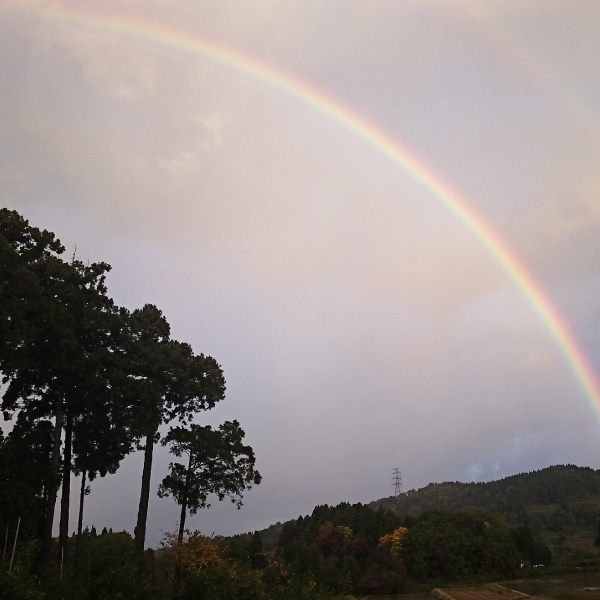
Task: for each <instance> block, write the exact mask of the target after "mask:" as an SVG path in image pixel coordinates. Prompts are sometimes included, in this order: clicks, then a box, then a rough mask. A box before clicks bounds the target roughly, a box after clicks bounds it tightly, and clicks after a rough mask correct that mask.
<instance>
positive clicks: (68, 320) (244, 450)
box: [0, 209, 600, 600]
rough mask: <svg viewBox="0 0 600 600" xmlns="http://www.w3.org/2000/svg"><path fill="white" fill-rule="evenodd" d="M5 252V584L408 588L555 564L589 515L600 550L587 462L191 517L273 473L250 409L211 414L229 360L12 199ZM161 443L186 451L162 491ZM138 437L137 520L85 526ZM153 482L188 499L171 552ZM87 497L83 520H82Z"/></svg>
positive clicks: (23, 591) (283, 591) (2, 235)
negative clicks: (177, 334) (271, 514)
mask: <svg viewBox="0 0 600 600" xmlns="http://www.w3.org/2000/svg"><path fill="white" fill-rule="evenodd" d="M0 261H1V263H0V273H1V280H0V313H1V318H0V328H1V330H0V371H1V373H2V403H1V408H2V412H3V416H4V419H5V422H6V423H7V424H8V425H6V426H5V427H4V428H3V431H0V482H1V485H0V528H1V529H0V533H1V534H2V537H3V540H4V544H3V547H4V550H3V558H2V567H1V568H0V598H7V599H15V600H19V599H25V598H30V599H46V598H47V599H54V598H56V599H58V598H62V599H75V598H89V599H94V600H96V599H97V600H101V599H108V598H130V599H131V598H148V599H156V600H159V599H162V598H179V599H182V600H185V599H191V598H206V599H209V600H219V599H238V598H239V599H241V600H244V599H246V598H247V599H251V598H252V599H264V600H279V599H282V600H283V599H284V598H285V599H287V600H294V599H299V600H300V599H305V600H311V599H314V600H317V599H325V598H335V597H342V596H344V595H349V594H352V595H355V596H366V595H369V596H372V595H378V594H401V593H403V592H407V591H410V590H411V589H414V588H415V586H417V587H418V586H421V585H424V586H427V585H429V584H430V583H431V582H438V581H458V582H464V581H488V580H497V579H500V578H508V577H513V576H515V575H516V574H518V573H519V572H521V571H522V569H523V568H530V567H533V565H544V566H545V567H547V566H549V565H550V564H551V563H552V561H553V556H552V550H560V551H561V552H562V551H563V550H564V542H565V540H566V539H567V537H568V535H569V533H572V532H573V531H574V528H576V527H577V526H581V527H583V528H584V530H585V531H584V533H583V537H584V538H585V536H586V535H587V536H588V537H587V538H585V544H587V546H586V547H587V550H586V552H587V554H585V553H584V554H585V557H588V558H589V557H590V554H589V552H590V549H591V550H593V551H594V552H595V550H594V549H593V545H592V541H591V539H590V536H593V535H594V534H595V528H596V526H597V523H598V517H599V511H598V507H599V498H600V476H599V475H598V473H597V472H596V471H593V470H592V469H581V468H579V467H572V466H567V467H552V468H550V469H548V470H544V471H540V472H537V473H532V474H523V475H519V476H515V477H514V478H507V479H504V480H501V481H499V482H490V483H488V484H461V483H446V484H431V485H430V486H428V487H427V488H424V489H423V490H419V491H411V492H407V493H404V494H400V495H399V496H396V497H393V498H389V499H382V500H380V501H378V502H377V503H374V504H373V505H368V506H367V505H363V504H349V503H342V504H339V505H338V506H334V507H330V506H327V505H322V506H317V507H315V509H314V510H313V512H312V514H310V515H306V516H300V517H298V518H297V519H295V520H291V521H288V522H286V523H283V524H281V523H278V524H276V525H273V526H272V527H271V528H269V529H268V530H265V531H262V532H258V531H255V532H249V533H246V534H243V535H237V536H233V537H228V538H224V537H219V536H217V537H213V536H211V537H208V536H206V535H203V534H202V533H201V532H198V531H190V530H188V529H187V528H186V527H185V523H186V516H187V515H188V514H194V513H196V512H197V511H198V510H202V509H204V508H206V507H208V506H209V505H210V503H211V502H214V501H215V500H230V501H232V502H233V503H234V504H236V505H237V506H238V507H240V506H241V505H242V501H243V497H244V493H245V492H246V491H247V490H249V489H251V488H252V487H253V486H255V485H258V484H260V481H261V474H260V472H259V471H258V469H257V465H256V461H255V456H254V452H253V450H252V448H251V447H250V446H249V445H247V444H246V443H245V434H244V431H243V429H242V428H241V426H240V424H239V423H238V422H237V421H235V420H234V421H226V422H224V423H222V424H221V425H220V426H218V427H211V426H202V425H199V424H198V423H197V420H198V417H199V416H200V415H201V414H202V413H203V412H204V411H207V410H210V409H211V408H213V407H214V406H215V405H216V403H218V402H221V401H222V400H223V399H224V398H225V387H226V386H225V377H224V374H223V371H222V369H221V367H220V365H219V364H218V362H217V361H216V360H215V359H214V358H212V357H211V356H208V355H204V354H201V353H200V354H198V353H196V352H195V351H194V350H193V349H192V348H191V346H190V345H189V344H187V343H185V342H181V341H178V340H175V339H172V338H171V335H170V327H169V324H168V322H167V319H166V317H165V316H164V315H163V314H162V312H161V311H160V309H158V308H157V307H156V306H153V305H151V304H146V305H145V306H143V307H142V308H139V309H135V310H129V309H127V308H123V307H119V306H117V305H116V304H115V303H114V301H113V300H112V299H111V298H110V296H109V295H108V289H107V286H106V275H107V273H108V272H109V271H110V266H109V265H108V264H106V263H102V262H100V263H86V262H83V261H82V260H80V259H79V258H77V256H75V255H74V256H72V257H65V249H64V247H63V246H62V245H61V243H60V241H59V240H58V239H57V237H56V236H55V235H54V234H53V233H51V232H49V231H46V230H43V229H38V228H36V227H34V226H31V225H30V224H29V222H28V221H27V220H26V219H25V218H24V217H23V216H21V215H20V214H18V213H16V212H14V211H9V210H7V209H1V210H0ZM167 428H168V429H167ZM165 432H166V433H165ZM159 443H160V444H162V445H163V446H166V447H168V448H169V451H170V453H171V454H172V457H173V461H172V463H171V464H170V468H169V472H168V473H167V474H166V475H165V477H164V478H163V479H162V481H161V482H160V484H159V486H158V489H156V490H152V489H151V486H150V481H151V479H150V478H151V474H152V459H153V451H154V448H155V447H156V445H157V444H159ZM136 451H139V452H143V456H144V461H143V470H142V473H140V480H141V485H140V492H139V500H138V513H137V521H136V522H135V523H132V525H131V532H128V531H121V532H115V531H112V530H107V529H106V528H105V527H102V524H97V525H96V526H94V527H85V528H84V527H83V515H84V510H85V500H86V497H87V496H88V494H89V492H90V489H89V482H90V481H92V480H94V479H95V478H97V477H104V476H108V475H110V474H114V473H115V472H116V471H117V470H118V469H119V466H120V464H121V462H122V461H123V459H124V458H125V457H126V456H127V455H129V454H130V453H132V452H136ZM72 475H76V476H78V477H79V481H80V486H79V502H78V506H77V507H71V506H70V503H71V496H72V494H71V479H72ZM151 493H157V494H158V495H160V496H162V497H166V496H168V497H172V498H173V500H174V501H175V502H176V504H177V505H178V506H179V507H180V520H179V528H178V530H177V531H175V532H172V533H167V534H165V536H164V539H163V541H162V542H161V544H160V546H159V547H158V548H154V549H152V548H147V547H146V541H145V538H146V524H147V519H148V502H149V498H150V494H151ZM548 507H550V508H548ZM74 510H76V511H77V514H78V527H77V531H76V532H74V533H71V534H69V529H68V523H69V514H70V513H71V512H72V511H74ZM536 511H537V512H536ZM55 514H57V515H58V528H56V524H55V522H54V521H55ZM569 528H570V529H569ZM56 530H58V535H57V536H55V535H54V533H55V532H56ZM590 531H592V534H590ZM553 536H554V537H553ZM561 536H562V538H561ZM561 539H562V546H561V544H560V543H559V542H560V540H561ZM597 541H598V540H597ZM551 549H552V550H551ZM596 554H597V552H596ZM566 556H567V555H566V554H565V553H564V552H563V553H562V554H561V558H565V557H566ZM582 556H583V555H582ZM575 558H577V557H575ZM579 558H581V556H580V557H579Z"/></svg>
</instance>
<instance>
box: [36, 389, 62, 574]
mask: <svg viewBox="0 0 600 600" xmlns="http://www.w3.org/2000/svg"><path fill="white" fill-rule="evenodd" d="M62 423H63V411H62V400H61V399H60V398H58V399H57V401H56V414H55V420H54V432H53V444H52V461H51V474H50V477H49V486H48V502H47V503H46V514H45V516H44V528H43V531H42V549H41V554H40V567H41V569H42V570H43V569H45V568H46V567H47V566H48V563H49V562H50V546H51V544H52V526H53V525H54V507H55V506H56V497H57V495H58V482H59V480H60V479H59V471H60V442H61V434H62Z"/></svg>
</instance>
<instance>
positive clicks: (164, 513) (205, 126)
mask: <svg viewBox="0 0 600 600" xmlns="http://www.w3.org/2000/svg"><path fill="white" fill-rule="evenodd" d="M97 5H98V3H97V2H94V1H84V0H77V1H75V0H73V1H71V2H62V1H55V2H33V1H31V2H30V1H21V0H0V75H1V81H2V85H0V194H1V200H2V205H4V206H6V207H8V208H11V209H15V210H17V211H19V212H20V213H21V214H23V215H24V216H25V217H26V218H27V219H29V221H30V223H31V224H33V225H35V226H38V227H41V228H45V229H49V230H51V231H53V232H55V233H56V234H57V236H58V237H59V238H60V239H61V241H62V242H63V243H64V244H65V246H66V247H67V253H68V254H72V253H73V252H74V251H75V248H76V253H77V255H78V257H80V258H81V259H84V260H90V261H106V262H108V263H110V264H111V265H112V267H113V270H112V272H111V273H110V275H109V278H108V286H109V293H110V295H111V296H112V297H113V298H114V299H115V301H116V302H117V303H118V304H119V305H122V306H125V307H127V308H129V309H135V308H139V307H141V306H143V305H144V304H145V303H153V304H156V305H157V306H158V307H159V308H160V309H161V310H162V311H163V312H164V314H165V316H166V317H167V319H168V321H169V322H170V324H171V326H172V335H173V337H174V338H175V339H178V340H181V341H185V342H189V343H190V344H191V345H192V347H193V348H194V350H195V351H196V352H198V353H200V352H203V353H205V354H209V355H211V356H214V357H215V358H216V359H217V360H218V361H219V363H220V364H221V365H222V367H223V370H224V373H225V377H226V379H227V388H228V392H227V398H226V400H225V401H223V402H222V404H221V405H220V406H218V407H217V408H215V409H214V410H213V411H211V412H210V413H205V414H202V415H199V416H198V419H197V422H198V423H210V424H212V425H216V424H218V423H220V422H222V421H224V420H227V419H238V420H239V421H240V423H241V425H242V427H243V429H244V430H245V431H246V440H247V442H248V443H249V444H250V445H251V446H252V447H253V448H254V449H255V452H256V456H257V466H258V468H259V470H260V472H261V473H262V475H263V483H262V484H261V485H260V486H258V487H257V488H255V489H253V490H252V491H250V492H249V493H247V494H246V498H245V505H244V507H243V508H242V509H241V510H240V511H236V510H235V509H234V508H233V507H232V505H231V504H229V503H228V504H225V503H223V504H221V505H219V503H218V502H217V503H216V504H215V506H213V507H212V508H210V509H208V510H204V511H201V512H200V513H199V514H198V515H196V516H195V517H192V518H190V519H189V521H188V525H189V527H190V528H192V529H200V530H201V531H203V532H204V533H207V534H210V533H212V532H213V531H215V532H216V533H217V534H233V533H240V532H244V531H253V530H254V529H260V528H263V527H266V526H268V525H270V524H272V523H275V522H277V521H283V520H287V519H290V518H296V517H297V516H298V515H301V514H307V513H310V512H311V511H312V509H313V507H314V506H315V505H317V504H324V503H328V504H336V503H338V502H341V501H350V502H369V501H371V500H374V499H377V498H381V497H384V496H389V495H391V494H392V492H393V488H392V470H393V469H394V468H399V469H400V470H401V471H402V474H403V489H404V490H408V489H412V488H419V487H422V486H424V485H426V484H428V483H430V482H433V481H454V480H459V481H487V480H491V479H496V478H500V477H504V476H508V475H512V474H515V473H518V472H522V471H530V470H534V469H540V468H544V467H546V466H549V465H551V464H557V463H561V464H564V463H574V464H577V465H582V466H590V467H594V468H598V467H600V452H599V450H598V440H599V439H600V437H599V434H600V431H599V426H598V412H597V409H595V408H594V404H593V402H592V400H591V399H590V398H589V397H588V396H586V394H585V392H584V391H583V389H582V387H581V385H580V383H579V382H578V380H577V378H576V377H575V375H574V373H573V370H572V369H571V367H570V366H569V362H568V360H567V358H566V357H565V355H564V353H563V352H562V351H561V348H560V347H559V345H558V344H557V343H556V341H555V340H554V339H553V338H552V336H551V335H550V333H549V331H548V327H547V325H546V324H545V323H544V320H543V319H541V318H540V316H539V314H538V311H537V310H536V308H535V307H534V306H532V304H531V303H530V302H529V301H528V300H527V298H526V297H525V295H524V294H523V291H522V290H521V289H520V288H519V286H518V285H516V283H515V281H514V280H513V279H511V278H510V277H509V275H508V274H507V273H506V272H505V271H504V270H503V269H502V268H501V266H500V265H499V263H498V262H497V261H496V260H495V259H494V257H493V256H492V255H491V254H490V252H489V251H488V250H487V249H486V248H485V246H484V245H483V244H482V243H481V242H480V241H479V240H478V239H477V237H476V236H475V235H474V234H473V232H472V231H470V230H469V229H468V228H467V227H465V226H464V225H463V224H461V222H460V220H459V219H458V218H457V217H456V215H455V214H454V213H453V212H452V211H451V210H448V208H447V207H446V206H445V205H444V204H443V203H442V202H441V201H440V199H439V198H436V197H435V195H433V194H432V193H431V192H430V191H429V190H428V189H426V188H425V187H424V186H423V185H422V184H419V182H418V181H415V179H414V178H412V177H411V176H410V174H409V173H407V172H406V171H405V170H403V169H402V168H401V167H400V166H398V164H395V163H394V162H393V161H391V160H390V159H389V157H388V156H386V155H385V154H383V153H381V152H379V151H378V150H377V149H376V148H374V147H373V146H371V145H369V144H368V143H366V142H365V141H364V140H363V139H361V138H360V137H359V136H357V135H355V134H354V133H353V132H351V131H349V130H348V129H347V128H344V127H342V126H340V124H339V123H337V122H335V120H334V119H332V118H330V117H328V116H326V115H324V114H322V113H320V112H319V111H318V110H315V109H314V108H313V107H311V106H310V105H309V104H307V103H306V102H304V101H302V100H301V99H298V98H297V97H294V94H289V93H288V94H286V93H285V92H282V91H281V90H278V89H275V88H274V87H272V86H269V85H267V84H265V83H261V82H260V81H259V80H258V79H257V78H256V77H253V76H252V75H251V74H250V75H249V74H248V73H246V74H244V73H240V72H239V71H236V70H235V69H231V68H227V67H225V66H222V65H219V64H218V63H216V62H214V61H211V60H210V59H209V58H208V57H206V56H202V55H200V54H198V53H193V52H192V53H189V52H187V53H186V52H185V51H183V49H182V48H179V49H178V48H176V47H172V46H168V45H167V44H165V43H164V40H163V41H162V42H161V40H160V39H159V38H157V37H156V36H154V38H152V36H149V35H127V34H126V33H124V29H123V28H122V27H119V24H123V23H129V24H130V25H131V24H132V23H134V24H138V25H139V24H144V23H145V24H146V25H144V27H147V28H149V29H153V30H154V31H158V30H165V27H168V28H169V29H170V31H171V36H172V39H177V38H178V36H179V35H181V38H182V39H183V37H184V36H187V39H188V40H190V39H195V40H196V41H197V43H198V44H200V43H202V44H209V45H210V44H214V43H216V44H219V45H220V46H222V47H224V48H226V49H230V50H232V51H235V52H237V53H239V55H240V56H243V57H245V59H247V60H255V61H258V62H259V63H261V64H263V65H267V66H270V67H271V68H273V69H276V70H277V71H279V72H281V73H283V74H285V75H287V76H288V77H290V78H293V79H294V80H296V81H297V83H298V85H305V86H308V87H309V88H312V89H314V90H318V91H319V92H320V93H322V94H325V95H327V96H329V97H330V98H332V99H334V100H335V101H336V102H339V103H340V104H341V105H343V106H345V107H346V108H347V109H349V110H351V111H353V112H354V113H356V114H357V115H359V116H360V117H361V118H362V119H364V120H365V121H367V122H369V123H370V124H371V125H373V126H374V127H377V128H378V129H379V130H381V131H382V132H384V133H385V134H387V135H388V136H390V137H391V138H392V139H394V140H395V141H396V142H397V143H399V144H401V145H403V146H404V147H405V148H406V149H408V150H409V152H411V153H414V156H415V157H419V160H421V161H422V162H423V163H424V164H425V165H427V168H428V169H430V171H431V172H432V173H435V174H436V175H437V176H438V177H440V178H441V179H442V180H444V181H446V182H447V183H448V184H449V185H450V186H452V188H454V189H455V190H457V191H458V193H459V194H460V195H461V196H462V197H463V198H464V200H465V202H466V203H467V205H468V206H469V208H470V209H472V210H473V211H475V213H476V214H477V215H479V217H480V218H481V219H483V221H484V222H485V223H486V224H487V225H488V226H489V227H490V228H491V229H492V230H493V231H494V232H495V234H496V235H497V236H498V237H499V238H500V239H501V240H502V242H503V243H504V244H506V246H507V247H508V248H509V249H510V251H511V252H512V253H513V254H514V256H515V257H516V258H517V260H518V261H519V263H521V265H522V266H523V267H524V268H525V269H526V270H527V271H528V272H529V274H530V275H531V276H532V277H533V278H534V279H535V280H536V281H537V282H538V284H539V286H540V287H541V289H542V290H543V292H544V294H545V295H546V296H547V299H548V300H549V301H550V302H551V303H552V304H553V305H554V307H555V308H556V310H557V311H558V313H559V314H560V318H561V319H562V320H563V321H564V322H565V323H566V324H567V326H568V328H569V329H570V331H571V332H572V334H573V336H574V338H575V340H576V342H577V344H578V346H579V347H580V349H581V351H582V352H583V353H584V354H585V356H586V357H587V360H588V361H589V364H590V365H591V366H592V368H593V369H594V370H595V371H596V372H598V371H600V258H599V257H600V199H599V197H598V194H599V192H600V168H599V164H600V160H599V159H600V34H599V33H598V32H599V31H600V4H599V3H597V2H594V1H590V2H586V1H583V0H575V1H571V2H564V1H563V0H557V1H554V2H553V1H544V2H539V1H536V0H531V1H529V2H521V1H517V0H514V1H504V0H503V1H493V0H481V1H480V2H467V1H465V2H451V1H447V2H442V1H439V0H437V1H435V2H429V1H427V0H418V1H417V0H410V1H409V0H406V1H402V2H400V1H397V0H387V1H386V0H326V1H323V0H255V1H252V0H237V1H233V0H232V1H222V0H213V1H207V0H178V1H172V2H165V1H164V0H143V1H142V0H127V1H125V0H118V1H117V0H105V1H104V2H103V3H102V13H98V12H96V11H97V10H98V9H97V8H96V6H97ZM48 10H49V11H50V12H48ZM75 10H76V12H74V11H75ZM139 26H140V27H141V25H139ZM130 29H131V28H130ZM137 31H138V33H139V31H140V29H138V30H137ZM188 47H189V44H188ZM141 459H142V457H141V455H140V454H139V453H138V454H137V455H134V456H131V457H130V458H128V459H127V460H126V461H125V462H124V463H123V466H122V468H121V470H120V471H119V473H118V474H117V475H115V476H109V477H107V478H105V479H103V480H99V481H96V482H93V483H92V494H91V495H90V496H89V498H88V501H87V504H86V514H85V519H84V521H85V523H86V524H88V525H91V524H94V525H96V527H98V528H101V527H103V526H107V527H112V528H113V529H119V530H121V529H127V530H129V531H132V530H133V526H134V524H135V518H136V511H137V503H138V499H139V484H140V480H141ZM168 462H169V458H168V455H167V454H166V451H165V450H164V449H162V448H160V449H158V450H157V458H156V462H155V468H154V472H153V492H152V496H151V501H150V510H149V521H148V534H147V540H148V543H149V545H151V546H156V545H157V544H158V543H159V541H160V539H161V530H165V531H166V530H171V531H172V530H174V529H175V527H176V525H177V519H178V514H179V512H178V508H177V506H176V505H175V503H174V501H172V500H171V499H166V500H159V499H158V498H157V497H156V495H155V491H156V488H157V486H158V483H159V482H160V480H161V479H162V477H163V476H164V475H165V474H166V468H167V464H168ZM74 485H75V487H76V483H74ZM73 523H75V516H73ZM74 527H75V525H73V528H74Z"/></svg>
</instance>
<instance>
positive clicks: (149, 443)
mask: <svg viewBox="0 0 600 600" xmlns="http://www.w3.org/2000/svg"><path fill="white" fill-rule="evenodd" d="M154 434H155V432H154V431H153V432H152V433H151V434H150V435H147V436H146V448H145V450H144V468H143V471H142V488H141V491H140V504H139V507H138V517H137V525H136V527H135V544H134V558H135V560H136V562H137V566H138V569H139V570H141V568H142V561H143V555H144V545H145V542H146V521H147V520H148V501H149V499H150V478H151V476H152V452H153V450H154Z"/></svg>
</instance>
